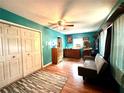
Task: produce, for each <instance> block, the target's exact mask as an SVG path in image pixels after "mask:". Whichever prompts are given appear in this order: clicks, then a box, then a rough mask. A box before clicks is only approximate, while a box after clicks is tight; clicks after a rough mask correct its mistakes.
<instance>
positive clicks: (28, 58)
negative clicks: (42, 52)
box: [21, 29, 34, 76]
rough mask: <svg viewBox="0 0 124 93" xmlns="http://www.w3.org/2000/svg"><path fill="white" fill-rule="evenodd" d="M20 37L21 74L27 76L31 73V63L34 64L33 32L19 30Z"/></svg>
mask: <svg viewBox="0 0 124 93" xmlns="http://www.w3.org/2000/svg"><path fill="white" fill-rule="evenodd" d="M21 36H22V54H23V74H24V76H25V75H28V74H30V73H32V72H33V71H34V70H33V63H34V56H33V55H34V54H33V39H34V38H33V37H34V35H33V32H32V31H29V30H26V29H21Z"/></svg>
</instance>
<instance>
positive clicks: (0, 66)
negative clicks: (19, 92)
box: [0, 23, 8, 88]
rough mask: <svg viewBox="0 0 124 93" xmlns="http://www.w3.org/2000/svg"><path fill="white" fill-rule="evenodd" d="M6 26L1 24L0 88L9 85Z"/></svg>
mask: <svg viewBox="0 0 124 93" xmlns="http://www.w3.org/2000/svg"><path fill="white" fill-rule="evenodd" d="M4 51H5V44H4V25H3V24H2V23H0V88H1V87H3V86H4V85H6V84H7V83H8V80H7V75H6V72H7V71H8V70H7V68H6V66H5V52H4Z"/></svg>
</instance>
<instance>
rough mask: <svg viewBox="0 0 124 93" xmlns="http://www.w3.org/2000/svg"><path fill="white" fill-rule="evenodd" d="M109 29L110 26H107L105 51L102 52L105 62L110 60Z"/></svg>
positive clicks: (110, 29)
mask: <svg viewBox="0 0 124 93" xmlns="http://www.w3.org/2000/svg"><path fill="white" fill-rule="evenodd" d="M111 31H112V27H109V28H108V29H107V37H106V44H105V53H104V58H105V60H106V61H107V62H110V50H111Z"/></svg>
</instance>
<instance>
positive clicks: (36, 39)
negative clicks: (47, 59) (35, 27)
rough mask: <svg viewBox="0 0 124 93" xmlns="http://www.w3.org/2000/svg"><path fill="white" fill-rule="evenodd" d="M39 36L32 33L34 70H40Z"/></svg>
mask: <svg viewBox="0 0 124 93" xmlns="http://www.w3.org/2000/svg"><path fill="white" fill-rule="evenodd" d="M40 36H41V34H40V32H34V49H33V50H34V70H38V69H40V68H41V37H40Z"/></svg>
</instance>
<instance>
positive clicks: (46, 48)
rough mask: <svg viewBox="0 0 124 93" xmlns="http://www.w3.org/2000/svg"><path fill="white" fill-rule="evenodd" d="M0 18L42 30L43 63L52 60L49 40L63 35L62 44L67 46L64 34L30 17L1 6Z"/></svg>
mask: <svg viewBox="0 0 124 93" xmlns="http://www.w3.org/2000/svg"><path fill="white" fill-rule="evenodd" d="M0 19H2V20H5V21H9V22H12V23H16V24H19V25H22V26H26V27H30V28H33V29H37V30H40V31H42V47H43V64H44V65H46V64H48V63H50V62H51V61H52V59H51V46H50V45H49V44H48V43H49V42H56V41H57V37H58V36H59V37H62V39H63V44H62V45H63V48H64V47H65V43H64V42H65V38H64V34H61V33H59V32H56V31H55V30H52V29H49V28H48V27H45V26H43V25H40V24H38V23H36V22H33V21H31V20H29V19H26V18H24V17H21V16H19V15H16V14H14V13H12V12H9V11H7V10H5V9H2V8H0Z"/></svg>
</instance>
